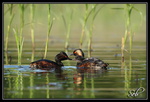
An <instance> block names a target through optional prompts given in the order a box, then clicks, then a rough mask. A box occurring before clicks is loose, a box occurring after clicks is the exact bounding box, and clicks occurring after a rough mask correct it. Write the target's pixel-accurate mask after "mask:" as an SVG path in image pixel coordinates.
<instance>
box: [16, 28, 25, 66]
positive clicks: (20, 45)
mask: <svg viewBox="0 0 150 102" xmlns="http://www.w3.org/2000/svg"><path fill="white" fill-rule="evenodd" d="M13 31H14V34H15V39H16V44H17V52H18V65H19V66H21V55H22V48H23V42H24V38H22V37H21V36H20V35H19V33H18V30H17V31H16V30H15V29H14V28H13Z"/></svg>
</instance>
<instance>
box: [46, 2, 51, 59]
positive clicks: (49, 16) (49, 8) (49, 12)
mask: <svg viewBox="0 0 150 102" xmlns="http://www.w3.org/2000/svg"><path fill="white" fill-rule="evenodd" d="M52 25H53V21H52V22H51V5H50V4H48V31H47V38H46V44H45V53H44V58H46V56H47V50H48V42H49V37H50V32H51V29H52Z"/></svg>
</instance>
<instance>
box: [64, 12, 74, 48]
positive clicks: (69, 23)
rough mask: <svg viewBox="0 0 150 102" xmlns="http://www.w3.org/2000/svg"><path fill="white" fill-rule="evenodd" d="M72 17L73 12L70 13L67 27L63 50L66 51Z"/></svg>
mask: <svg viewBox="0 0 150 102" xmlns="http://www.w3.org/2000/svg"><path fill="white" fill-rule="evenodd" d="M72 15H73V11H71V14H70V17H69V22H68V26H67V33H66V42H65V50H67V49H68V47H69V38H70V30H71V23H72ZM63 19H64V17H63ZM63 21H64V24H66V20H65V19H64V20H63Z"/></svg>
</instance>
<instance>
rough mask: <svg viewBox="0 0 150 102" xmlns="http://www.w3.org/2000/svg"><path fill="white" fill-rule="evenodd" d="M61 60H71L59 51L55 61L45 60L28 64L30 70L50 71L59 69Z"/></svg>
mask: <svg viewBox="0 0 150 102" xmlns="http://www.w3.org/2000/svg"><path fill="white" fill-rule="evenodd" d="M62 60H72V59H70V58H69V57H68V55H67V54H66V53H65V52H63V51H61V52H60V53H59V54H57V55H56V56H55V61H56V62H54V61H51V60H47V59H40V60H37V61H34V62H31V63H30V68H31V69H47V70H50V69H52V68H56V69H57V68H61V67H62V66H64V65H63V63H62V62H61V61H62Z"/></svg>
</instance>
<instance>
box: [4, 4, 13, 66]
mask: <svg viewBox="0 0 150 102" xmlns="http://www.w3.org/2000/svg"><path fill="white" fill-rule="evenodd" d="M7 5H8V10H9V13H10V16H9V24H8V26H7V33H6V38H5V62H6V64H8V55H7V51H8V41H9V35H10V29H11V25H12V22H13V18H14V13H13V6H14V5H13V4H7Z"/></svg>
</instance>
